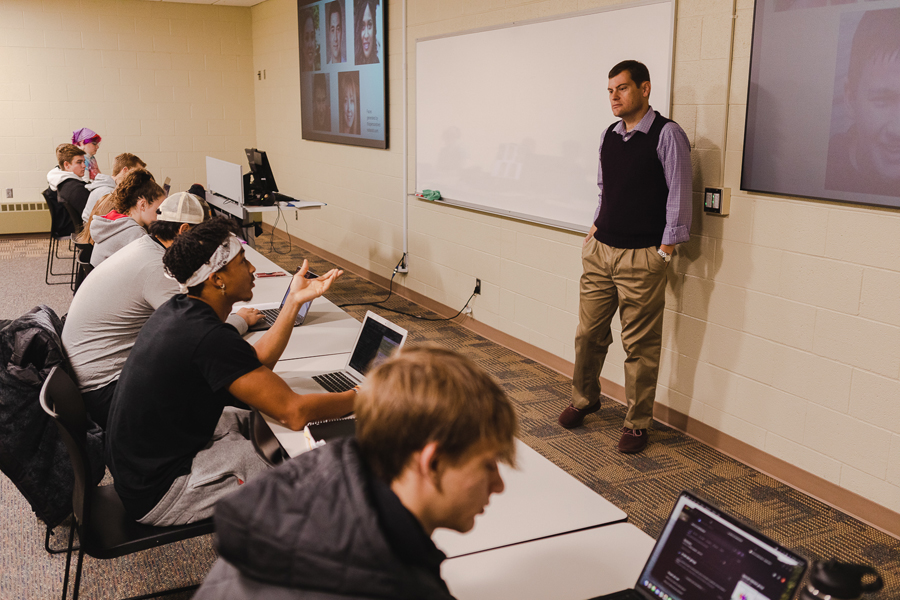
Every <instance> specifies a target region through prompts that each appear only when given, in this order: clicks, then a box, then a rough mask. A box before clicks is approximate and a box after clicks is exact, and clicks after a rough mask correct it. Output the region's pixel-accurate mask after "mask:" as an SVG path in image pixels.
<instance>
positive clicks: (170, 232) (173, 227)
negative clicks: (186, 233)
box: [147, 219, 184, 242]
mask: <svg viewBox="0 0 900 600" xmlns="http://www.w3.org/2000/svg"><path fill="white" fill-rule="evenodd" d="M182 225H184V223H176V222H175V221H160V220H159V219H157V220H156V221H153V222H152V223H150V225H149V227H147V231H149V232H150V235H152V236H153V237H155V238H156V239H158V240H165V241H167V242H168V241H169V240H174V239H175V236H176V235H178V230H179V229H181V226H182Z"/></svg>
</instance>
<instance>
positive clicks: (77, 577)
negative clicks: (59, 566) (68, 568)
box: [63, 550, 84, 600]
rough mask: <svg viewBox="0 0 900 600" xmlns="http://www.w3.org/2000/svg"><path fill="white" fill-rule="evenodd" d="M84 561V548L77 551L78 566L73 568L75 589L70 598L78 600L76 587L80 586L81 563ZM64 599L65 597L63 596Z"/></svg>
mask: <svg viewBox="0 0 900 600" xmlns="http://www.w3.org/2000/svg"><path fill="white" fill-rule="evenodd" d="M83 562H84V550H79V551H78V567H77V568H76V569H75V590H74V591H73V592H72V600H78V588H80V587H81V564H82V563H83ZM63 600H65V598H63Z"/></svg>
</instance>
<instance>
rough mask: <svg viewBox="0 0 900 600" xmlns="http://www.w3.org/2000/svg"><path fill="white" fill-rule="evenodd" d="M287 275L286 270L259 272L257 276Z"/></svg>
mask: <svg viewBox="0 0 900 600" xmlns="http://www.w3.org/2000/svg"><path fill="white" fill-rule="evenodd" d="M285 275H287V273H285V272H284V271H273V272H271V273H257V274H256V276H257V277H284V276H285Z"/></svg>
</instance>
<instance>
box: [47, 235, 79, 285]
mask: <svg viewBox="0 0 900 600" xmlns="http://www.w3.org/2000/svg"><path fill="white" fill-rule="evenodd" d="M71 241H72V240H71V239H70V240H69V243H71ZM54 256H55V257H56V258H58V259H60V260H62V259H63V258H68V257H67V256H60V255H59V239H57V238H55V237H53V235H52V234H51V235H50V248H49V249H48V251H47V272H46V273H45V274H44V283H46V284H47V285H72V279H71V275H72V270H71V269H69V272H68V273H67V272H65V271H63V272H62V273H57V272H55V271H54V270H53V258H54ZM73 260H74V254H73ZM63 275H68V276H69V277H68V278H67V279H65V280H63V281H50V278H51V277H60V276H63Z"/></svg>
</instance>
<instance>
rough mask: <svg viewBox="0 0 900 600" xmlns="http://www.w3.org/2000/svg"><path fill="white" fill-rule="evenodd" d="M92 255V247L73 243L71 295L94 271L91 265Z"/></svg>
mask: <svg viewBox="0 0 900 600" xmlns="http://www.w3.org/2000/svg"><path fill="white" fill-rule="evenodd" d="M93 253H94V245H93V244H88V243H84V244H83V243H80V242H75V266H74V270H75V272H74V273H73V275H72V293H75V292H77V291H78V288H79V287H81V283H82V282H83V281H84V280H85V278H86V277H87V276H88V275H89V274H90V272H91V271H93V270H94V266H93V265H92V264H91V254H93Z"/></svg>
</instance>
